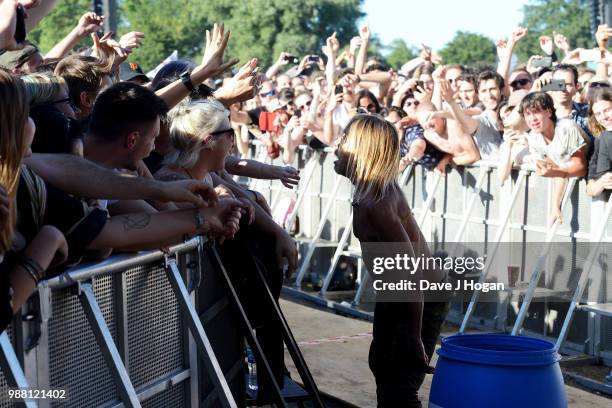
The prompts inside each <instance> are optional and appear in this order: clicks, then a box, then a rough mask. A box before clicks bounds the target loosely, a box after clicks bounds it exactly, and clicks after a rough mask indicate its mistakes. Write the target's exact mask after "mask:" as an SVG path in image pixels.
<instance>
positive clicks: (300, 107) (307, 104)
mask: <svg viewBox="0 0 612 408" xmlns="http://www.w3.org/2000/svg"><path fill="white" fill-rule="evenodd" d="M311 103H312V101H308V102H306V103H305V104H303V105H301V106H298V107H297V108H298V109H299V110H304V108H306V107H307V106H310V104H311Z"/></svg>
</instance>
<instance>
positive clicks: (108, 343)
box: [78, 283, 140, 408]
mask: <svg viewBox="0 0 612 408" xmlns="http://www.w3.org/2000/svg"><path fill="white" fill-rule="evenodd" d="M78 296H79V300H80V301H81V305H82V306H83V310H84V311H85V316H87V320H88V321H89V326H90V327H91V329H92V331H93V333H94V336H95V338H96V341H97V342H98V346H100V350H101V351H102V355H103V356H104V360H105V361H106V365H107V367H108V369H109V371H110V373H111V376H112V377H113V381H114V382H115V386H116V387H117V391H118V392H119V396H120V397H121V400H122V401H123V404H124V406H125V407H127V408H132V407H140V401H139V400H138V395H137V394H136V390H135V389H134V386H133V385H132V382H131V381H130V377H129V376H128V373H127V370H126V369H125V366H124V365H123V362H122V361H121V355H120V354H119V351H118V350H117V346H115V342H114V341H113V336H112V335H111V333H110V331H109V330H108V326H107V325H106V322H105V321H104V316H103V315H102V310H100V306H99V305H98V302H97V301H96V297H95V295H94V292H93V287H92V285H91V283H81V284H80V285H79V294H78Z"/></svg>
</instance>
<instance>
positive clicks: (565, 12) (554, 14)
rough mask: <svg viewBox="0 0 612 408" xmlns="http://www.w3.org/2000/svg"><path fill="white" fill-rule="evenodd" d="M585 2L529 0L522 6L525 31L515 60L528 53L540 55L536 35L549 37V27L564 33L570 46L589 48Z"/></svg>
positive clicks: (526, 56) (586, 6)
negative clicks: (526, 30) (525, 33)
mask: <svg viewBox="0 0 612 408" xmlns="http://www.w3.org/2000/svg"><path fill="white" fill-rule="evenodd" d="M589 4H590V2H587V1H584V0H531V1H530V3H529V4H526V5H525V6H523V21H522V23H521V26H523V27H525V28H527V29H529V31H528V32H527V35H526V36H525V38H523V39H522V40H521V41H520V42H519V43H518V44H517V46H516V49H515V52H516V55H517V56H518V58H519V60H520V61H522V62H527V60H528V59H529V57H530V56H531V55H541V54H542V50H541V49H540V44H539V38H540V36H541V35H548V36H550V37H551V38H552V32H553V30H554V31H556V32H558V33H561V34H563V35H565V36H566V37H567V39H568V40H569V42H570V46H571V47H572V48H578V47H583V48H590V47H593V46H594V38H593V36H592V35H591V26H590V7H589Z"/></svg>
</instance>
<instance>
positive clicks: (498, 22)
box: [363, 0, 528, 50]
mask: <svg viewBox="0 0 612 408" xmlns="http://www.w3.org/2000/svg"><path fill="white" fill-rule="evenodd" d="M526 3H528V1H527V0H457V1H454V0H442V1H440V0H419V1H414V0H365V1H364V6H363V11H364V13H366V17H365V18H364V21H367V22H368V23H369V25H370V30H371V31H372V32H373V33H375V34H377V35H378V36H379V38H380V39H381V40H382V42H383V44H385V45H388V44H389V43H390V42H391V41H392V40H394V39H395V38H401V39H403V40H404V41H406V43H407V44H408V45H414V46H417V47H418V46H419V45H420V44H421V43H425V44H426V45H428V46H430V47H431V48H433V49H434V50H439V49H440V48H442V47H444V45H445V44H446V43H447V42H448V41H450V40H451V39H452V38H453V37H454V36H455V33H456V32H457V31H470V32H475V33H479V34H483V35H486V36H487V37H489V38H491V39H492V40H494V41H495V40H497V39H500V38H507V37H508V35H509V34H510V33H511V32H512V30H513V29H514V28H516V27H517V26H518V24H519V23H520V22H521V20H522V19H523V13H522V7H523V5H524V4H526Z"/></svg>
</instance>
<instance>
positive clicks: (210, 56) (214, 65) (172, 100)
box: [155, 23, 244, 108]
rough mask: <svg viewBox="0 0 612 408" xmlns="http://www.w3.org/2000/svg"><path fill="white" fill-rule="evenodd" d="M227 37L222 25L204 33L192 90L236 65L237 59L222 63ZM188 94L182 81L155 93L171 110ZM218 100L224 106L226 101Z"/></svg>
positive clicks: (193, 74)
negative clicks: (204, 42) (204, 44)
mask: <svg viewBox="0 0 612 408" xmlns="http://www.w3.org/2000/svg"><path fill="white" fill-rule="evenodd" d="M229 36H230V32H229V31H225V28H224V26H223V23H221V24H218V25H217V24H216V23H215V25H214V26H213V30H212V33H211V32H209V31H208V30H207V31H206V48H205V51H204V56H203V58H202V63H201V64H200V65H198V66H197V67H196V68H195V69H194V70H193V71H192V72H191V84H192V86H193V87H194V88H195V87H197V86H199V85H200V84H201V83H203V82H204V81H205V80H206V79H208V78H210V77H211V76H214V75H217V74H219V73H222V72H224V71H226V70H227V69H229V68H230V67H232V66H233V65H235V64H236V63H238V60H237V59H234V60H231V61H229V62H227V63H225V64H224V63H223V54H224V53H225V49H226V48H227V42H228V41H229ZM243 68H244V67H243ZM190 92H191V91H190V90H189V89H187V87H186V86H185V84H183V81H182V80H181V79H177V80H176V81H174V82H173V83H171V84H170V85H168V86H166V87H164V88H162V89H160V90H158V91H157V92H155V93H156V94H157V96H159V97H160V98H162V99H163V100H164V101H165V102H166V104H167V105H168V107H169V108H172V107H174V106H176V105H177V104H178V103H179V102H180V101H182V100H183V99H184V98H186V97H187V96H189V94H190ZM215 96H216V95H215ZM218 99H219V100H220V101H221V102H223V103H224V104H225V102H226V101H222V100H221V98H218ZM226 106H229V105H226Z"/></svg>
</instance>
